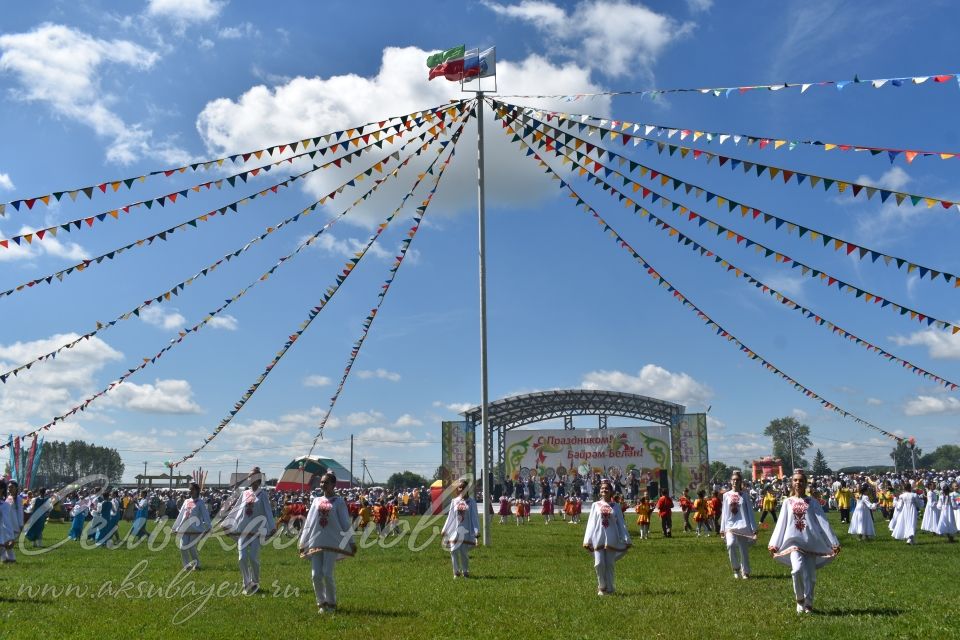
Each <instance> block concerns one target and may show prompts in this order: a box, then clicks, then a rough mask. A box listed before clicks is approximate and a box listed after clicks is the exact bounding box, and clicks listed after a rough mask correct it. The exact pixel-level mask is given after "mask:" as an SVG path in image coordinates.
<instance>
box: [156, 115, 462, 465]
mask: <svg viewBox="0 0 960 640" xmlns="http://www.w3.org/2000/svg"><path fill="white" fill-rule="evenodd" d="M472 113H473V112H472V111H471V112H468V114H467V117H466V118H464V120H463V122H462V123H461V124H460V126H459V127H458V128H457V130H456V131H455V132H454V134H453V136H452V137H451V139H450V140H441V141H440V143H439V144H440V148H439V149H437V157H436V158H434V160H433V162H431V163H430V166H429V168H428V169H427V171H426V172H424V173H422V174H420V175H419V176H418V177H417V180H416V182H414V185H413V187H412V188H411V189H410V190H409V191H408V192H407V193H406V194H405V195H404V196H403V198H402V200H401V202H400V205H399V206H398V207H397V208H396V209H394V211H393V212H392V213H391V214H390V215H389V216H387V218H386V219H385V220H384V221H383V222H381V223H380V224H379V225H378V226H377V230H376V231H375V232H374V233H373V235H371V236H370V238H369V239H368V240H367V244H366V245H365V246H364V248H363V250H361V251H359V252H358V253H356V254H355V255H354V257H353V258H351V259H350V260H348V261H347V263H346V264H345V265H344V267H343V270H342V271H341V272H340V274H339V275H338V276H337V277H336V280H335V284H334V285H332V286H330V287H328V288H327V290H326V292H325V293H324V295H323V297H322V298H321V300H320V304H318V305H317V306H315V307H313V308H312V309H311V310H310V312H309V313H308V314H307V319H306V320H304V321H303V322H302V323H300V326H299V328H298V329H297V331H296V332H294V333H293V334H292V335H290V337H289V338H288V339H287V341H286V342H285V343H284V344H283V347H282V348H281V349H280V351H278V352H277V353H276V355H275V356H274V357H273V360H271V361H270V364H268V365H267V367H266V368H265V369H264V370H263V372H262V373H261V374H260V376H259V377H258V378H257V379H256V380H255V381H254V383H253V384H252V385H250V387H249V388H248V389H247V390H246V391H245V392H244V394H243V395H242V396H241V397H240V400H238V401H237V402H236V403H235V404H234V405H233V409H231V410H230V411H229V412H228V413H227V415H226V416H225V417H224V418H223V419H222V420H221V421H220V423H219V424H218V425H217V426H216V428H215V429H214V430H213V432H212V433H211V434H210V435H208V436H207V437H206V438H204V441H203V442H202V443H201V444H200V445H199V446H198V447H196V448H195V449H194V450H193V451H191V452H190V453H188V454H187V455H185V456H184V457H183V458H181V459H180V460H177V461H176V462H171V463H170V465H169V466H170V467H171V468H174V467H177V466H179V465H181V464H183V463H184V462H186V461H187V460H190V459H191V458H193V457H194V456H195V455H197V453H199V452H200V451H202V450H203V449H204V448H206V446H207V445H208V444H210V443H211V442H212V441H213V440H214V439H215V438H216V437H217V436H218V435H219V434H220V432H221V431H223V430H224V428H226V427H227V425H229V424H230V422H232V421H233V418H234V417H235V416H236V415H237V414H238V413H239V412H240V410H241V409H242V408H243V407H244V406H245V405H246V404H247V402H248V401H249V400H250V398H252V397H253V394H255V393H256V392H257V389H259V388H260V385H261V384H263V382H264V380H266V379H267V376H269V375H270V372H271V371H273V369H274V367H275V366H276V365H277V363H279V362H280V359H281V358H283V356H284V355H285V354H286V353H287V351H289V350H290V348H291V347H292V346H293V345H294V343H295V342H296V341H297V340H298V339H299V338H300V336H301V335H303V333H304V332H305V331H306V330H307V328H308V327H309V326H310V325H311V323H313V321H314V319H316V317H317V316H318V315H319V314H320V312H321V311H322V310H323V309H324V307H326V305H327V303H328V302H329V301H330V300H331V299H332V298H333V296H334V295H336V293H337V291H339V290H340V286H341V285H342V284H343V283H344V282H345V281H346V279H347V278H348V277H350V274H351V273H353V270H354V268H355V267H356V266H357V264H359V262H360V260H362V259H363V257H364V256H365V255H366V254H367V251H369V249H370V247H371V246H373V244H374V243H375V242H376V241H377V240H378V239H379V238H380V236H381V234H382V233H383V231H384V230H385V229H386V228H387V227H388V226H389V225H390V223H391V222H392V221H393V219H394V218H395V217H396V216H397V214H398V213H399V212H400V210H401V209H402V208H403V206H404V204H406V201H407V200H408V199H409V198H410V197H411V196H412V195H413V193H414V191H416V189H417V187H419V186H420V183H421V182H422V180H423V178H424V177H425V176H426V175H428V174H432V173H433V168H434V166H435V165H436V163H437V161H438V160H439V159H440V157H441V156H442V155H443V151H444V149H446V148H447V146H448V145H449V146H450V148H451V153H452V149H453V148H454V147H455V146H456V142H457V140H458V139H459V137H460V133H461V132H462V131H463V128H464V126H465V125H466V122H467V121H468V120H469V119H470V117H471V115H472ZM449 155H450V154H448V157H449ZM444 166H446V163H445V164H444ZM439 177H440V176H437V180H439ZM434 188H436V186H434ZM412 232H413V233H415V232H416V226H415V227H414V228H413V229H412ZM409 237H410V236H409V235H408V238H409ZM405 242H406V243H407V245H409V242H407V241H405ZM371 322H372V320H370V319H369V318H368V321H367V322H365V326H367V327H369V324H370V323H371Z"/></svg>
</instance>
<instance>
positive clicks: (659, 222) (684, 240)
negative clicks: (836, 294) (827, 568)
mask: <svg viewBox="0 0 960 640" xmlns="http://www.w3.org/2000/svg"><path fill="white" fill-rule="evenodd" d="M528 146H529V141H528ZM555 153H556V152H555ZM557 156H558V157H564V156H562V155H561V154H559V153H557ZM573 164H574V165H575V166H577V167H581V168H583V169H586V170H587V172H588V173H589V174H590V175H593V176H594V177H595V178H599V176H598V175H597V174H595V173H593V171H591V170H590V169H589V168H587V167H585V166H582V165H579V164H577V163H576V161H573ZM600 184H601V185H602V186H603V190H604V191H605V192H607V193H608V195H610V196H611V197H615V198H618V200H619V201H620V202H623V203H624V206H625V207H626V208H628V209H632V210H633V212H634V213H637V214H639V215H640V217H642V218H646V220H647V221H648V222H652V223H653V225H654V226H655V227H657V228H658V229H659V230H661V231H663V232H665V233H667V235H668V236H670V237H673V238H676V241H677V244H682V245H684V246H685V247H687V248H689V249H690V250H691V251H694V252H696V253H699V255H700V256H701V257H703V258H707V259H709V260H711V262H713V263H714V264H717V265H719V266H720V267H721V268H722V269H723V270H724V271H726V272H727V273H732V274H733V275H734V276H735V277H737V278H743V279H745V280H746V281H747V282H749V283H750V284H752V285H753V286H754V287H755V288H756V289H758V290H759V291H761V292H763V293H766V294H768V295H770V296H771V297H772V298H775V299H776V300H777V301H778V302H779V303H781V304H782V305H783V306H785V307H786V308H788V309H792V310H794V311H797V312H799V313H800V314H801V315H802V316H803V317H805V318H808V319H810V320H812V321H813V322H814V324H816V325H817V326H821V327H824V328H826V329H827V330H828V331H830V332H831V333H832V334H834V335H838V336H840V337H842V338H846V339H847V340H850V341H851V342H853V343H855V344H856V345H858V346H861V347H863V348H865V349H866V350H867V351H868V352H871V353H874V354H876V355H878V356H879V357H881V358H884V359H885V360H887V361H888V362H892V363H895V364H898V365H900V366H901V367H903V368H904V369H907V370H909V371H911V372H913V373H915V374H917V375H919V376H920V377H922V378H924V379H927V380H931V381H933V382H935V383H937V384H939V385H941V386H943V387H944V388H946V389H948V390H950V391H956V389H957V386H958V385H957V384H956V383H954V382H952V381H950V380H947V379H945V378H943V377H941V376H938V375H936V374H935V373H932V372H930V371H927V370H926V369H923V368H922V367H919V366H917V365H915V364H913V363H912V362H910V361H908V360H906V359H904V358H901V357H899V356H897V355H894V354H892V353H890V352H888V351H886V350H884V349H883V348H881V347H879V346H877V345H875V344H873V343H871V342H869V341H867V340H865V339H863V338H861V337H859V336H857V335H856V334H854V333H852V332H850V331H847V330H845V329H843V328H842V327H840V326H838V325H836V324H835V323H833V322H831V321H830V320H827V319H826V318H825V317H823V316H822V315H821V314H819V313H816V312H814V311H811V310H810V309H808V308H807V307H804V306H803V305H801V304H799V303H798V302H795V301H794V300H791V299H790V298H789V297H788V296H787V295H785V294H783V293H782V292H780V291H778V290H777V289H775V288H774V287H771V286H770V285H767V284H766V283H764V282H763V281H761V280H759V279H758V278H756V277H754V276H752V275H750V274H749V273H747V272H746V271H745V270H744V269H741V268H739V267H737V266H736V265H735V264H733V263H732V262H730V261H728V260H727V259H725V258H724V257H723V256H721V255H720V254H719V253H717V252H715V251H714V250H712V249H710V248H709V247H707V246H705V245H703V244H701V243H699V242H697V241H696V240H694V239H693V238H690V237H689V236H686V235H684V234H683V233H682V232H681V231H680V230H679V229H676V228H675V227H673V226H671V225H670V224H669V223H667V222H666V221H665V220H663V219H661V218H659V217H657V216H656V215H655V214H653V213H651V212H650V211H648V210H647V209H645V208H643V207H641V206H639V205H637V204H636V203H634V202H632V201H631V200H630V199H629V198H628V197H627V196H626V195H624V194H623V193H622V192H620V191H619V190H617V189H616V188H615V187H612V186H611V185H608V184H607V183H605V182H603V181H602V179H601V180H600ZM560 186H561V188H562V187H563V186H565V182H564V181H561V183H560ZM718 235H719V234H718ZM755 244H756V243H755ZM757 246H761V245H757Z"/></svg>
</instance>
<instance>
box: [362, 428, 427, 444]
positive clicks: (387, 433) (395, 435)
mask: <svg viewBox="0 0 960 640" xmlns="http://www.w3.org/2000/svg"><path fill="white" fill-rule="evenodd" d="M357 437H358V438H359V439H360V440H386V441H388V442H389V441H397V440H410V439H412V438H413V434H412V433H410V432H409V431H394V430H392V429H385V428H383V427H371V428H370V429H366V430H364V431H363V433H361V434H360V435H358V436H357Z"/></svg>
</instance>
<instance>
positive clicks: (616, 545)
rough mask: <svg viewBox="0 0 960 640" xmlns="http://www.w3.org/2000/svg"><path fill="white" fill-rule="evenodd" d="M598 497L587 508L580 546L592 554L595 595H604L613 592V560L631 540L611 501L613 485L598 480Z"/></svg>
mask: <svg viewBox="0 0 960 640" xmlns="http://www.w3.org/2000/svg"><path fill="white" fill-rule="evenodd" d="M599 497H600V499H599V500H597V501H596V502H594V503H593V505H592V506H591V507H590V517H589V518H588V519H587V530H586V532H584V535H583V548H584V549H586V550H587V551H590V552H592V553H593V566H594V569H595V570H596V572H597V595H598V596H606V595H609V594H611V593H614V591H615V589H614V563H615V562H616V561H617V560H619V559H620V558H622V557H623V555H624V554H625V553H626V552H627V551H628V550H629V549H630V545H631V544H633V543H632V541H631V540H630V533H629V532H628V531H627V525H626V523H625V522H624V520H623V512H621V511H620V507H619V505H617V503H615V502H613V500H612V498H613V486H612V485H611V484H610V482H609V481H606V480H602V481H601V482H600V496H599Z"/></svg>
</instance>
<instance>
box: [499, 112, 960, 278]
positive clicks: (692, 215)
mask: <svg viewBox="0 0 960 640" xmlns="http://www.w3.org/2000/svg"><path fill="white" fill-rule="evenodd" d="M500 104H503V103H500ZM504 113H505V114H510V112H509V110H506V109H505V110H504ZM510 117H511V118H512V120H511V122H513V120H520V121H521V122H522V123H524V130H523V132H522V134H523V135H524V136H526V137H530V136H531V135H532V136H533V139H534V141H535V142H536V143H537V144H538V145H539V147H540V148H545V149H547V150H548V151H553V152H554V153H556V154H557V155H558V156H559V155H562V156H563V157H564V158H565V160H564V161H563V162H564V164H567V163H568V162H569V163H572V164H574V165H576V166H578V167H580V173H581V175H583V174H584V173H585V172H587V171H590V166H592V167H593V170H592V173H594V174H596V175H597V177H600V176H599V173H600V172H601V171H602V172H603V174H604V176H603V177H605V178H609V177H610V176H611V175H614V176H616V177H617V178H618V179H619V180H620V181H621V182H622V183H623V185H624V186H626V185H627V184H630V185H631V186H632V188H633V193H638V192H639V193H640V198H641V199H647V198H649V199H650V200H651V203H655V202H657V201H660V202H661V205H665V204H669V205H670V206H671V207H672V209H673V210H674V211H675V212H678V213H679V215H681V216H684V215H686V216H688V217H689V220H691V221H693V220H698V221H699V224H700V225H701V226H702V225H704V224H707V225H708V227H709V228H710V229H712V230H714V231H716V232H717V235H720V234H723V233H727V234H729V236H728V237H729V238H730V239H736V241H737V242H738V243H740V242H744V241H745V240H746V246H747V247H749V246H751V245H757V246H758V247H760V248H762V249H764V250H766V251H767V257H770V255H775V254H776V252H774V251H773V250H771V249H767V248H766V247H764V246H763V245H760V244H759V243H756V242H754V241H753V240H750V239H749V238H746V237H745V236H741V235H740V234H739V233H737V232H736V231H732V230H730V229H727V228H726V227H723V226H722V225H720V224H718V223H716V222H714V221H713V220H711V219H710V218H707V217H705V216H703V215H701V214H699V213H696V212H695V211H693V210H691V209H688V208H687V207H685V206H683V205H682V204H680V203H677V202H674V201H673V200H670V199H669V198H667V197H666V196H664V195H663V194H662V193H659V192H657V191H655V190H654V189H650V188H648V187H644V186H643V185H641V184H639V183H637V182H635V181H633V180H631V179H630V177H629V176H627V175H625V174H623V173H621V172H620V171H618V170H617V169H615V168H614V167H613V166H612V164H613V161H616V162H617V165H618V166H620V167H628V171H629V172H630V173H636V174H638V175H639V176H641V177H643V178H646V179H648V180H651V181H656V180H658V179H659V182H660V184H661V185H662V186H672V187H673V189H674V191H679V190H680V189H681V188H683V189H684V191H685V192H686V193H687V194H688V195H689V194H690V193H691V192H693V193H695V194H696V195H697V197H703V196H705V197H706V202H710V201H711V200H714V199H716V202H717V208H719V209H721V210H723V209H726V210H727V212H728V213H733V212H734V211H736V210H737V209H739V211H740V216H741V217H742V218H745V219H750V220H754V221H760V220H762V221H763V222H764V223H766V224H769V223H771V222H772V223H773V225H774V228H775V229H776V230H783V231H786V233H787V234H788V235H792V234H793V232H794V231H796V232H797V233H798V236H799V237H801V238H802V237H803V236H804V235H807V234H808V233H809V237H810V240H811V242H813V243H814V244H817V243H818V241H819V242H820V243H821V246H822V247H823V248H827V247H829V246H832V247H833V250H834V251H840V250H841V249H843V250H844V251H845V252H846V254H847V255H851V254H854V253H856V254H857V255H858V256H859V258H860V259H861V260H863V259H864V258H866V257H867V256H870V260H871V262H873V263H876V262H877V260H879V259H882V260H883V263H884V264H885V265H886V266H890V265H891V264H895V265H896V267H897V269H898V270H899V269H902V268H904V267H906V272H907V274H908V275H911V274H913V273H914V272H916V273H917V274H918V275H919V277H920V279H921V280H922V279H923V278H929V280H930V281H931V282H933V281H935V280H936V279H937V278H938V277H942V278H943V281H944V282H945V283H946V284H948V285H950V284H951V283H952V284H953V288H958V287H960V278H958V277H957V276H956V275H955V274H952V273H949V272H946V271H941V270H937V269H933V268H931V267H927V266H924V265H921V264H917V263H914V262H910V261H908V260H907V259H905V258H900V257H897V256H893V255H889V254H885V253H883V252H880V251H877V250H875V249H871V248H869V247H864V246H862V245H859V244H856V243H854V242H850V241H849V240H845V239H843V238H837V237H835V236H831V235H829V234H827V233H824V232H823V231H820V230H818V229H814V228H812V227H808V226H803V225H801V224H798V223H795V222H792V221H790V220H788V219H786V218H781V217H778V216H775V215H773V214H770V213H766V212H765V211H762V210H761V209H758V208H756V207H753V206H751V205H747V204H743V203H741V202H737V201H736V200H732V199H730V198H729V197H724V196H721V195H718V194H716V193H713V192H710V191H707V190H706V189H704V188H703V187H700V186H699V185H696V184H694V183H690V182H684V181H682V180H680V179H678V178H675V177H673V176H671V175H669V174H666V173H663V172H660V171H657V170H656V169H652V168H650V167H647V166H646V165H643V164H640V163H637V162H634V161H632V160H630V159H629V158H626V157H625V156H621V155H618V154H616V153H614V152H612V151H610V150H609V149H606V148H604V147H599V146H596V145H593V144H590V143H589V142H587V141H586V140H583V139H582V138H579V137H577V136H573V135H571V134H566V133H564V132H562V131H560V130H559V129H556V128H555V127H551V126H550V125H548V124H546V123H544V122H542V121H540V120H537V119H536V118H532V117H530V116H519V117H515V118H514V116H512V115H511V116H510ZM529 122H534V123H536V126H534V127H530V126H529V124H527V123H529ZM541 129H542V131H541ZM513 132H514V134H515V136H517V137H519V136H520V135H521V133H520V132H517V131H516V130H514V131H513ZM550 132H553V133H554V134H555V135H554V136H553V137H551V136H550V135H549V133H550ZM561 138H562V139H561ZM571 141H572V142H573V145H572V147H571V145H570V142H571ZM580 149H584V150H586V153H583V152H581V151H580ZM561 150H562V151H561ZM591 153H596V155H597V159H594V158H592V157H590V155H589V154H591ZM604 154H607V156H609V162H610V164H609V165H604V164H601V162H600V160H602V159H603V155H604ZM578 161H579V162H578ZM760 248H758V251H760V250H761V249H760ZM797 266H799V267H803V265H797Z"/></svg>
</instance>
